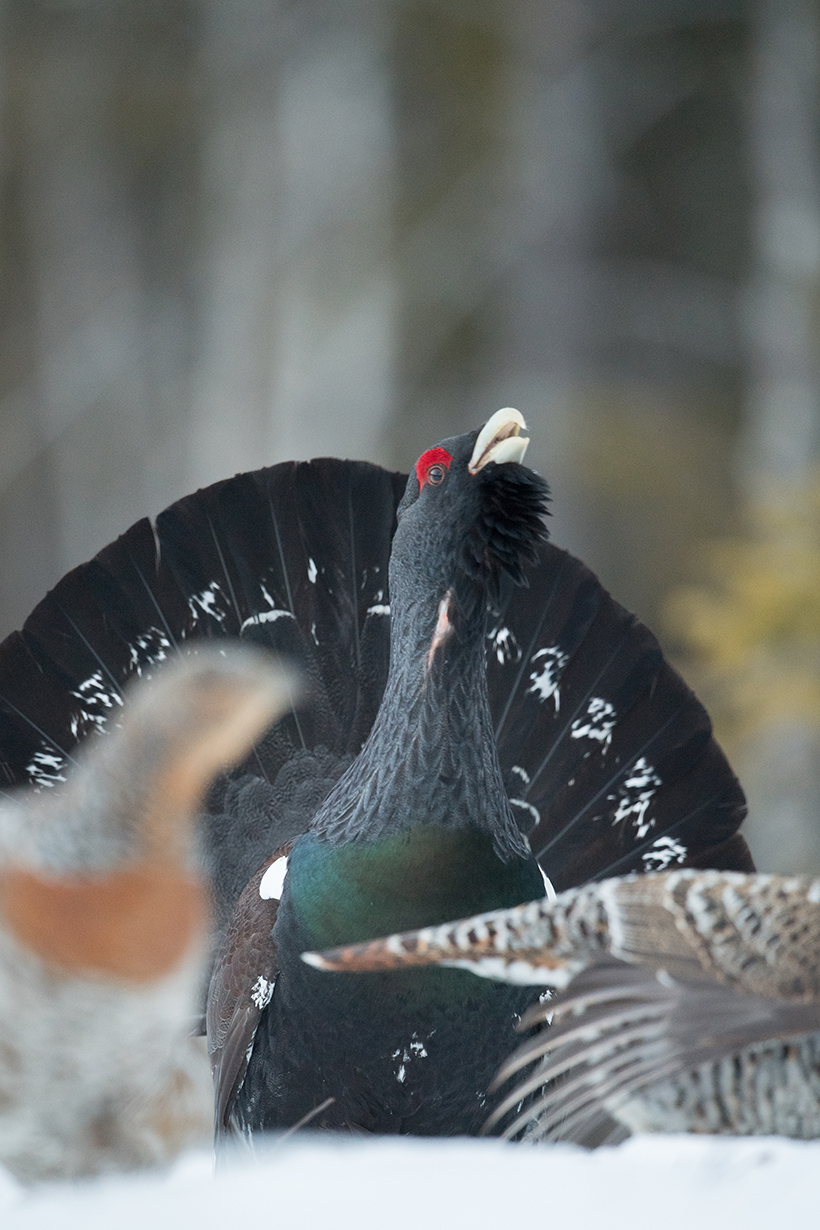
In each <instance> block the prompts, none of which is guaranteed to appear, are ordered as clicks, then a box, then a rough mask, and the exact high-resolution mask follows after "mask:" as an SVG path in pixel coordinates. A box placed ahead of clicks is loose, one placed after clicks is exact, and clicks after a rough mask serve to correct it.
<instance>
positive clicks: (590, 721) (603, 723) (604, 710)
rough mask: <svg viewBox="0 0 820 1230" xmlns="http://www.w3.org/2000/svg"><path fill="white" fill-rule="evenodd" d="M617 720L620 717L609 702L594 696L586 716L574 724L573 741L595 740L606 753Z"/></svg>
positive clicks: (577, 719) (571, 732)
mask: <svg viewBox="0 0 820 1230" xmlns="http://www.w3.org/2000/svg"><path fill="white" fill-rule="evenodd" d="M617 720H618V715H617V713H616V712H615V709H614V707H613V706H612V705H611V704H610V703H609V701H608V700H604V699H603V697H602V696H593V697H592V699H591V700H590V702H589V704H588V705H587V711H586V713H585V714H584V716H583V717H580V718H576V719H575V721H574V722H573V723H572V729H571V731H570V734H571V736H572V738H573V739H594V740H595V742H596V743H600V745H601V751H602V752H605V751H606V750H607V748H608V747H609V745H610V743H611V742H612V731H613V729H614V728H615V723H616V722H617Z"/></svg>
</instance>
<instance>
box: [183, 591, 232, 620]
mask: <svg viewBox="0 0 820 1230" xmlns="http://www.w3.org/2000/svg"><path fill="white" fill-rule="evenodd" d="M217 596H219V597H223V594H222V587H221V586H220V584H219V582H218V581H211V584H210V585H209V586H208V587H207V588H206V589H203V591H202V593H201V594H192V596H191V597H190V598H189V599H188V609H189V611H190V612H191V614H192V615H193V617H194V623H197V622H198V621H199V619H200V618H201V616H202V615H203V614H204V615H210V616H211V618H212V619H215V620H217V622H218V623H221V624H222V623H224V622H225V620H226V619H227V617H228V612H227V610H223V609H221V608H220V607H218V606H217ZM197 608H199V609H198V610H197Z"/></svg>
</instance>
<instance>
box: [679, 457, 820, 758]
mask: <svg viewBox="0 0 820 1230" xmlns="http://www.w3.org/2000/svg"><path fill="white" fill-rule="evenodd" d="M745 522H746V526H747V530H746V533H745V534H744V535H743V536H742V537H738V538H727V539H723V540H720V541H715V542H711V543H708V544H707V545H706V546H705V547H704V548H703V549H702V550H703V556H702V558H701V559H700V561H699V565H700V569H701V571H702V572H703V573H704V574H705V577H704V580H703V582H701V583H699V584H696V585H689V586H685V587H681V588H679V589H677V590H674V591H673V592H672V594H671V596H670V597H669V598H668V600H667V602H666V610H665V615H666V619H667V624H668V627H669V629H670V631H671V632H672V633H673V634H674V635H675V636H677V637H678V638H679V639H680V640H681V641H682V642H683V644H684V645H685V646H686V647H687V649H688V651H689V653H690V654H691V655H692V657H693V659H694V663H693V666H694V670H691V669H690V670H688V671H687V673H688V674H690V675H692V674H693V673H694V674H696V675H698V676H699V679H698V684H699V687H700V690H701V691H703V692H704V694H705V695H708V702H709V707H710V708H711V710H712V711H713V716H714V717H715V719H716V726H717V727H718V730H719V733H720V735H721V736H722V737H723V738H724V739H726V740H727V741H730V742H731V741H734V740H736V739H743V738H745V737H746V736H747V735H749V734H750V733H752V732H753V731H754V730H755V729H756V728H759V727H760V726H765V725H768V724H769V723H771V722H773V721H779V720H783V719H787V720H798V721H801V722H808V723H811V724H813V725H816V726H817V727H818V730H820V473H818V474H817V475H816V476H815V477H814V478H813V479H812V481H811V482H808V483H806V484H804V485H802V486H799V487H798V486H795V487H792V488H790V489H781V490H771V491H769V492H768V493H767V494H766V495H765V496H763V497H760V498H759V499H757V500H756V501H755V502H754V503H753V504H752V505H751V506H750V507H749V508H748V509H747V511H746V515H745Z"/></svg>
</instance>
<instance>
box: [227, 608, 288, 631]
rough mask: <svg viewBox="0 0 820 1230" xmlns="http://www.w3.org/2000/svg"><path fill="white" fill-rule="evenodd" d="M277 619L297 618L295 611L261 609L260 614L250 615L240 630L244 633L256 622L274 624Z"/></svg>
mask: <svg viewBox="0 0 820 1230" xmlns="http://www.w3.org/2000/svg"><path fill="white" fill-rule="evenodd" d="M277 619H295V616H294V614H293V611H283V610H273V611H260V612H259V614H258V615H249V616H248V618H247V619H246V620H245V621H244V623H243V624H242V627H241V628H240V629H239V631H240V633H242V632H244V631H245V629H246V628H252V627H253V626H254V625H255V624H273V623H276V620H277Z"/></svg>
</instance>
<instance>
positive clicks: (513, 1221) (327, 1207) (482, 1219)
mask: <svg viewBox="0 0 820 1230" xmlns="http://www.w3.org/2000/svg"><path fill="white" fill-rule="evenodd" d="M819 1172H820V1142H817V1143H809V1144H805V1143H802V1142H798V1141H788V1140H781V1139H779V1138H774V1137H756V1138H752V1139H736V1138H734V1139H733V1138H723V1137H720V1138H711V1137H702V1136H701V1137H698V1136H642V1137H636V1138H634V1139H632V1140H628V1141H626V1143H625V1144H623V1145H620V1146H618V1147H617V1148H613V1149H599V1150H598V1151H597V1152H595V1153H587V1152H584V1151H583V1150H581V1149H578V1148H576V1147H574V1146H572V1145H555V1146H546V1147H543V1146H542V1147H529V1146H524V1145H504V1144H501V1143H500V1142H497V1141H477V1140H452V1141H449V1140H448V1141H443V1140H437V1141H428V1140H407V1139H404V1140H396V1139H380V1140H372V1141H365V1142H361V1141H351V1140H349V1139H339V1138H334V1139H329V1138H328V1137H310V1136H308V1135H307V1134H306V1133H302V1134H301V1135H300V1136H299V1137H297V1138H293V1139H291V1140H289V1141H285V1142H283V1143H281V1144H279V1145H273V1146H271V1147H270V1148H269V1150H267V1151H266V1153H265V1154H264V1156H263V1157H261V1158H260V1159H259V1160H257V1161H251V1160H242V1161H234V1162H233V1163H232V1164H231V1165H228V1166H225V1167H223V1168H221V1169H220V1171H219V1173H217V1174H216V1175H214V1173H213V1165H212V1161H211V1158H210V1156H209V1155H207V1154H205V1153H201V1154H189V1155H188V1156H186V1157H184V1158H183V1159H182V1160H181V1161H180V1162H179V1163H178V1164H177V1166H176V1167H175V1168H174V1170H173V1171H171V1173H170V1174H166V1175H161V1176H157V1175H143V1176H139V1177H126V1178H117V1179H107V1180H103V1181H97V1182H93V1183H92V1182H89V1183H85V1184H77V1185H75V1186H65V1185H63V1186H54V1187H49V1188H41V1189H40V1190H39V1191H36V1192H28V1193H24V1192H22V1191H21V1189H19V1188H18V1187H17V1186H16V1185H15V1184H14V1183H13V1182H12V1181H11V1180H10V1179H8V1178H7V1177H4V1176H2V1175H0V1223H1V1224H2V1226H3V1228H4V1230H103V1228H105V1230H112V1227H113V1228H115V1230H146V1227H147V1228H148V1230H179V1228H180V1227H182V1228H184V1230H188V1227H192V1228H193V1230H225V1227H231V1226H239V1227H242V1226H256V1225H259V1226H262V1227H272V1228H277V1230H302V1228H303V1227H304V1230H325V1228H327V1230H348V1228H350V1230H354V1228H355V1230H370V1228H374V1230H375V1228H376V1227H378V1228H379V1230H381V1228H382V1227H389V1228H390V1230H461V1228H462V1227H464V1228H465V1230H511V1228H512V1230H519V1228H520V1230H530V1227H531V1228H532V1230H539V1228H540V1227H545V1228H547V1230H548V1228H549V1227H571V1230H593V1227H594V1228H595V1230H602V1228H605V1230H713V1228H714V1230H718V1228H719V1230H735V1227H737V1228H738V1230H740V1228H741V1227H742V1230H758V1228H760V1230H764V1227H765V1230H772V1226H773V1225H774V1226H778V1225H788V1224H797V1225H813V1224H814V1218H815V1217H816V1216H817V1191H818V1186H817V1175H818V1173H819Z"/></svg>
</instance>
